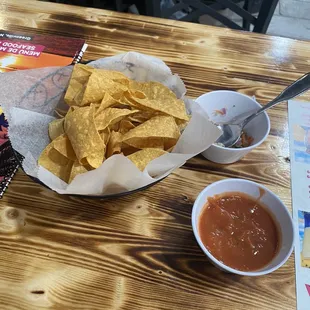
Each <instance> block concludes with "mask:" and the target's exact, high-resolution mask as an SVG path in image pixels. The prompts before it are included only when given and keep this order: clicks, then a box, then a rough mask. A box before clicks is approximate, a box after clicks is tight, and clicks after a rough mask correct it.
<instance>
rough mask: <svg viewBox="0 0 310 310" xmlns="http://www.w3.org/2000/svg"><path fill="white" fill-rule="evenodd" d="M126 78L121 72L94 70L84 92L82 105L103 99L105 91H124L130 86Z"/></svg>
mask: <svg viewBox="0 0 310 310" xmlns="http://www.w3.org/2000/svg"><path fill="white" fill-rule="evenodd" d="M126 79H127V78H126V77H125V76H124V75H123V74H122V73H120V72H116V71H109V70H96V71H94V72H93V73H92V74H91V76H90V78H89V80H88V83H87V86H86V89H85V92H84V94H83V100H82V105H86V104H89V103H91V102H99V101H101V100H102V99H103V97H104V95H105V93H108V94H115V93H123V92H124V91H126V90H127V89H128V86H127V85H126V84H125V83H124V81H125V80H126Z"/></svg>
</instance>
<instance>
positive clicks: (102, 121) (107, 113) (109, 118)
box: [95, 108, 138, 130]
mask: <svg viewBox="0 0 310 310" xmlns="http://www.w3.org/2000/svg"><path fill="white" fill-rule="evenodd" d="M137 112H138V111H137V110H128V109H116V108H107V109H105V110H104V111H102V112H101V113H100V114H97V115H96V117H95V122H96V128H97V130H104V129H105V128H107V127H108V126H112V125H114V124H116V123H117V122H119V121H120V120H122V119H123V118H124V117H126V116H127V115H132V114H135V113H137Z"/></svg>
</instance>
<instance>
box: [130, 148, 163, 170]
mask: <svg viewBox="0 0 310 310" xmlns="http://www.w3.org/2000/svg"><path fill="white" fill-rule="evenodd" d="M166 153H167V152H165V151H163V150H159V149H153V148H150V149H144V150H141V151H138V152H136V153H133V154H131V155H129V156H127V158H129V159H130V160H131V161H132V162H133V163H134V164H135V165H136V166H137V167H138V168H139V170H141V171H143V170H144V169H145V167H146V166H147V165H148V163H149V162H151V161H152V160H153V159H155V158H157V157H159V156H161V155H164V154H166Z"/></svg>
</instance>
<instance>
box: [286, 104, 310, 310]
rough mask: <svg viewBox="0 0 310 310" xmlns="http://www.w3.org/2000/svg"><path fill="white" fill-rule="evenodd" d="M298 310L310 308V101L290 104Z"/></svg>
mask: <svg viewBox="0 0 310 310" xmlns="http://www.w3.org/2000/svg"><path fill="white" fill-rule="evenodd" d="M289 127H290V128H289V131H290V154H291V178H292V201H293V219H294V226H295V232H296V238H295V270H296V291H297V310H309V309H310V308H309V307H310V306H309V305H310V102H302V101H295V100H292V101H289Z"/></svg>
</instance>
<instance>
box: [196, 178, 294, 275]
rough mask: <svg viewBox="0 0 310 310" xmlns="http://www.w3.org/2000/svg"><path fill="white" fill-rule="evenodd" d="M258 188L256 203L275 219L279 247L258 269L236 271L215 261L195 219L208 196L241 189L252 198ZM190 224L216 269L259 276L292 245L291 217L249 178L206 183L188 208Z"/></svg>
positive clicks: (276, 264)
mask: <svg viewBox="0 0 310 310" xmlns="http://www.w3.org/2000/svg"><path fill="white" fill-rule="evenodd" d="M260 189H261V190H263V191H264V195H263V196H262V198H261V200H260V202H261V203H262V204H263V205H264V206H265V207H266V208H267V209H268V210H269V212H270V213H271V215H273V218H274V219H275V220H276V221H277V224H278V229H279V233H280V242H281V244H280V247H279V249H280V250H279V251H278V253H277V255H276V256H275V257H274V258H273V260H272V261H271V262H270V263H269V264H268V265H266V266H265V267H263V268H262V269H260V270H256V271H249V272H248V271H240V270H236V269H233V268H231V267H229V266H226V265H225V264H223V263H222V262H220V261H219V260H217V259H216V258H215V257H214V256H213V255H212V254H211V253H210V252H209V251H208V250H207V248H206V247H205V246H204V244H203V243H202V241H201V238H200V236H199V232H198V221H199V216H200V214H201V211H202V209H203V207H204V205H205V203H206V202H207V198H208V197H212V196H214V195H217V194H222V193H225V192H241V193H245V194H247V195H249V196H251V197H253V198H258V197H259V196H260ZM192 227H193V231H194V235H195V237H196V240H197V242H198V244H199V246H200V247H201V249H202V250H203V252H204V253H205V254H206V255H207V257H208V258H209V260H210V261H211V262H212V263H213V264H214V265H215V266H216V267H218V268H219V269H221V270H224V271H227V272H231V273H235V274H238V275H244V276H261V275H264V274H267V273H270V272H273V271H274V270H276V269H278V268H280V267H281V266H282V265H283V264H284V263H285V262H286V261H287V260H288V258H289V257H290V255H291V254H292V251H293V244H294V226H293V221H292V217H291V215H290V213H289V211H288V210H287V208H286V206H285V205H284V204H283V203H282V201H281V200H280V199H279V198H278V197H277V196H276V195H275V194H274V193H272V192H271V191H270V190H269V189H267V188H266V187H264V186H262V185H259V184H257V183H255V182H252V181H247V180H242V179H226V180H223V181H218V182H215V183H213V184H211V185H209V186H207V187H206V188H205V189H204V190H203V191H202V192H201V193H200V194H199V195H198V197H197V199H196V201H195V203H194V207H193V210H192Z"/></svg>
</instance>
